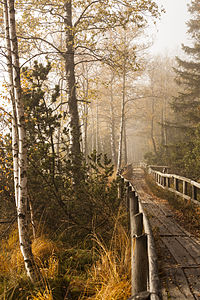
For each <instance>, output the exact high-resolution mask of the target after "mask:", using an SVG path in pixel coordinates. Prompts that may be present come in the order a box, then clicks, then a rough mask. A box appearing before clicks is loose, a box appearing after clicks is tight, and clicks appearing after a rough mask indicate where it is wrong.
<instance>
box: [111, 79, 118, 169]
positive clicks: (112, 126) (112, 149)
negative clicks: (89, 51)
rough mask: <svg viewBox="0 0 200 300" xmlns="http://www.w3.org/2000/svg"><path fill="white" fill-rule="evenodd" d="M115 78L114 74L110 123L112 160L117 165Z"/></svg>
mask: <svg viewBox="0 0 200 300" xmlns="http://www.w3.org/2000/svg"><path fill="white" fill-rule="evenodd" d="M113 80H114V76H112V79H111V83H110V116H111V124H110V138H111V153H112V161H113V163H114V165H115V166H117V152H116V137H115V115H114V105H113V100H114V99H113Z"/></svg>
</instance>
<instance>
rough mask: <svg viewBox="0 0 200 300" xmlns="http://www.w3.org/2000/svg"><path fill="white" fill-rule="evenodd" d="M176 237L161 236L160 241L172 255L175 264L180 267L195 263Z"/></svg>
mask: <svg viewBox="0 0 200 300" xmlns="http://www.w3.org/2000/svg"><path fill="white" fill-rule="evenodd" d="M178 239H179V238H178V237H162V241H163V242H164V244H165V246H166V247H167V248H168V249H169V251H170V253H171V254H172V255H173V257H174V259H175V261H176V262H177V264H179V265H180V266H182V267H188V266H194V265H196V261H195V259H194V258H193V257H192V256H191V255H190V254H189V253H188V252H187V250H186V249H185V247H184V246H183V245H182V244H181V242H179V240H178Z"/></svg>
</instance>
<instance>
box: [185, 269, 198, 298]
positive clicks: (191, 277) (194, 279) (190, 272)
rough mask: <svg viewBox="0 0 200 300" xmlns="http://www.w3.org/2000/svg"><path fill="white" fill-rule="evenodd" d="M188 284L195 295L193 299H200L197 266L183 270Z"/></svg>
mask: <svg viewBox="0 0 200 300" xmlns="http://www.w3.org/2000/svg"><path fill="white" fill-rule="evenodd" d="M184 272H185V274H186V276H187V279H188V282H189V285H190V287H191V290H192V292H193V294H194V295H195V299H200V269H199V268H198V269H197V268H194V269H193V268H189V269H185V270H184Z"/></svg>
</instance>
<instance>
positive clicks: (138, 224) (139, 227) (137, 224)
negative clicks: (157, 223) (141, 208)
mask: <svg viewBox="0 0 200 300" xmlns="http://www.w3.org/2000/svg"><path fill="white" fill-rule="evenodd" d="M131 223H132V224H131V227H132V228H131V234H132V237H134V236H140V235H142V233H143V228H144V227H143V214H142V213H138V214H136V215H134V216H133V218H132V222H131Z"/></svg>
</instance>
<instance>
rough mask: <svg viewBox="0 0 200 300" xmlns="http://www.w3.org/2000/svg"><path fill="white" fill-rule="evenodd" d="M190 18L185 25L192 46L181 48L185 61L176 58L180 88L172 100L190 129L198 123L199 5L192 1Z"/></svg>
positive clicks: (199, 69) (199, 71)
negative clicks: (185, 56) (185, 57)
mask: <svg viewBox="0 0 200 300" xmlns="http://www.w3.org/2000/svg"><path fill="white" fill-rule="evenodd" d="M189 11H190V13H191V14H192V18H191V19H190V21H189V22H188V23H187V26H188V33H189V34H190V36H191V38H192V41H193V44H192V45H191V46H185V45H183V46H182V49H183V51H184V52H185V54H186V55H187V56H188V59H187V60H182V59H180V58H178V57H177V62H178V68H177V69H176V70H175V71H176V73H177V79H176V81H177V83H178V84H179V86H180V87H181V88H182V89H181V92H179V94H178V96H177V97H176V98H175V99H174V103H173V105H174V108H175V111H180V112H181V113H182V114H184V116H185V117H186V120H187V121H188V125H189V124H190V125H191V126H192V127H193V126H195V125H196V124H198V123H199V121H200V110H199V108H200V14H199V11H200V3H199V1H198V0H193V1H192V2H191V5H190V6H189Z"/></svg>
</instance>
